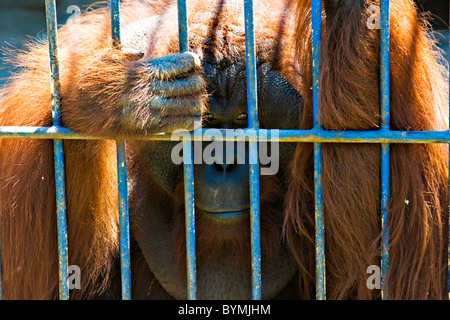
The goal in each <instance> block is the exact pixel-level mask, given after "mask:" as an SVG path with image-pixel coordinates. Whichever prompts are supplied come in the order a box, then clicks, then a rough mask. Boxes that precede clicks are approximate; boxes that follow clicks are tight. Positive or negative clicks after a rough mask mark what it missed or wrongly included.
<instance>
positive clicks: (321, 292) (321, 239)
mask: <svg viewBox="0 0 450 320" xmlns="http://www.w3.org/2000/svg"><path fill="white" fill-rule="evenodd" d="M311 20H312V21H311V24H312V64H313V67H312V75H313V87H312V90H313V117H314V129H315V130H316V131H318V132H320V131H322V125H321V124H320V119H319V107H320V95H319V79H320V46H321V42H322V1H321V0H318V1H311ZM314 197H315V200H314V201H315V243H316V250H315V255H316V299H317V300H325V299H326V265H325V227H324V206H323V202H322V145H321V144H320V143H317V142H316V143H314Z"/></svg>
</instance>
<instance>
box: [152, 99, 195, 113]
mask: <svg viewBox="0 0 450 320" xmlns="http://www.w3.org/2000/svg"><path fill="white" fill-rule="evenodd" d="M149 108H150V109H151V110H152V111H156V112H160V114H161V116H162V117H166V116H200V115H201V113H202V108H203V101H202V97H199V96H195V97H184V98H163V97H155V98H154V99H153V100H152V101H150V104H149Z"/></svg>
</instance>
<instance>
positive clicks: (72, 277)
mask: <svg viewBox="0 0 450 320" xmlns="http://www.w3.org/2000/svg"><path fill="white" fill-rule="evenodd" d="M67 276H68V277H67V286H68V288H69V290H73V289H78V290H80V289H81V270H80V267H79V266H77V265H71V266H69V267H68V268H67Z"/></svg>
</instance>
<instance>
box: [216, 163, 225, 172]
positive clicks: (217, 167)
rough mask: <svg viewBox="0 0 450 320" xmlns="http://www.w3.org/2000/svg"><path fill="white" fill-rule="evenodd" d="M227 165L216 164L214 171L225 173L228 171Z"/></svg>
mask: <svg viewBox="0 0 450 320" xmlns="http://www.w3.org/2000/svg"><path fill="white" fill-rule="evenodd" d="M225 167H226V164H219V163H214V169H215V170H216V171H217V172H223V171H225V170H226V168H225Z"/></svg>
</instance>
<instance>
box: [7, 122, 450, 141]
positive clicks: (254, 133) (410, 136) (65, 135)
mask: <svg viewBox="0 0 450 320" xmlns="http://www.w3.org/2000/svg"><path fill="white" fill-rule="evenodd" d="M206 130H207V129H199V130H197V131H196V132H197V134H195V135H194V134H193V133H191V140H192V141H212V140H213V139H216V140H217V141H244V140H245V141H261V142H266V141H273V142H275V141H279V142H321V143H408V144H410V143H446V144H447V143H450V132H449V131H389V130H374V131H331V130H316V129H311V130H276V129H270V130H265V129H259V130H258V129H256V130H255V129H243V134H242V135H241V136H238V137H236V136H233V137H231V135H230V137H227V135H226V129H217V130H218V131H220V132H221V133H222V136H216V137H214V138H212V137H210V138H208V137H207V136H203V132H205V131H206ZM262 130H265V132H266V133H267V134H260V131H262ZM272 130H276V131H277V135H276V136H277V138H272V135H271V132H272ZM200 133H202V134H200ZM0 138H1V139H4V138H10V139H18V138H27V139H71V140H74V139H75V140H79V139H85V140H107V139H105V137H100V136H88V135H84V134H81V133H77V132H75V131H72V130H70V129H67V128H63V127H56V126H55V127H13V126H4V127H2V126H0ZM132 139H135V140H148V141H155V140H158V141H171V140H172V134H171V133H161V134H153V135H147V136H145V135H142V136H134V137H132ZM186 139H187V138H186ZM272 139H273V140H272ZM110 140H112V139H110Z"/></svg>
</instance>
